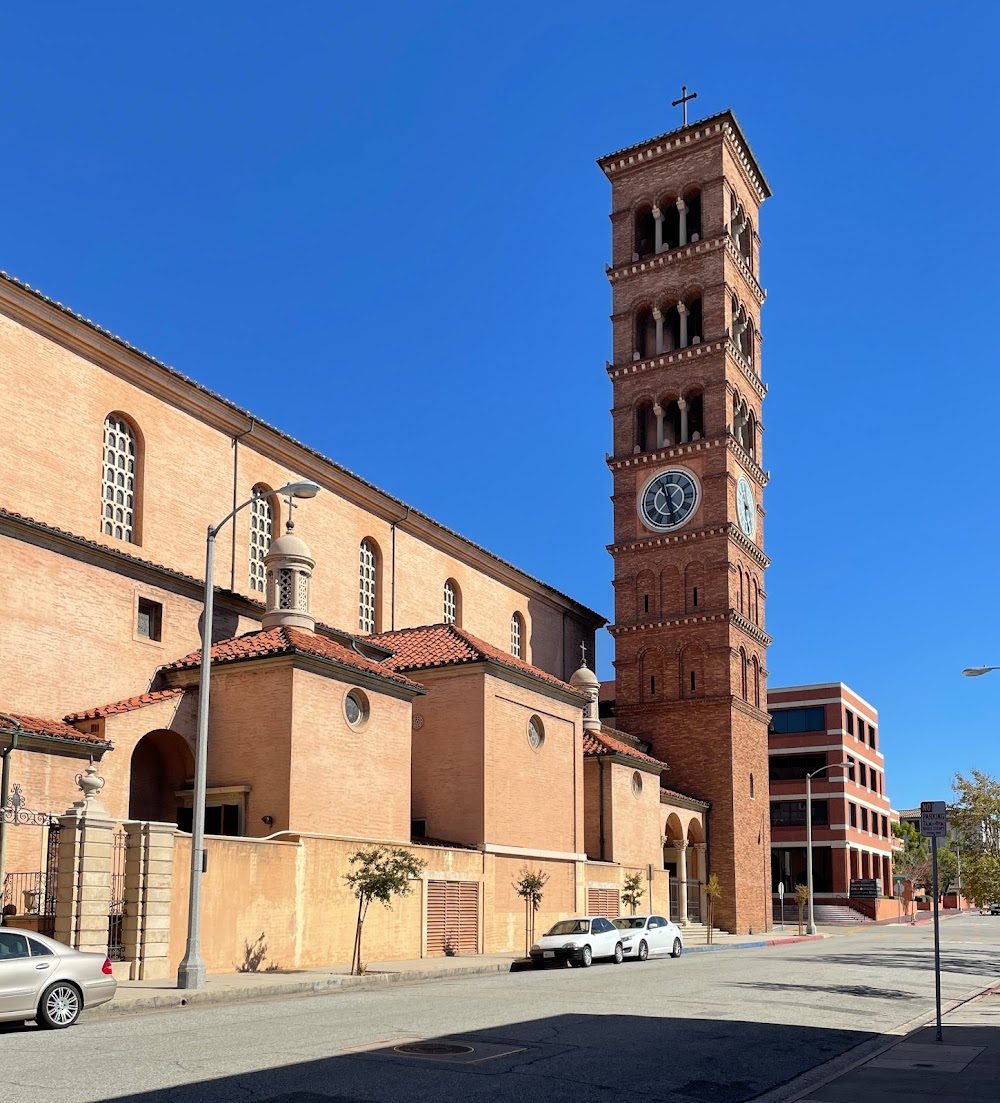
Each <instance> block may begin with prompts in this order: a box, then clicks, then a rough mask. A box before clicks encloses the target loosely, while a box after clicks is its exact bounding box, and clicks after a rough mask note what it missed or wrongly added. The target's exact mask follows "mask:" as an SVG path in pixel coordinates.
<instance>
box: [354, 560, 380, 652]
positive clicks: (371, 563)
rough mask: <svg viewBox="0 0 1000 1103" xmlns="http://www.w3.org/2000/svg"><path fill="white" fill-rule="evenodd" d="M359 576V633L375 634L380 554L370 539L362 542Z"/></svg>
mask: <svg viewBox="0 0 1000 1103" xmlns="http://www.w3.org/2000/svg"><path fill="white" fill-rule="evenodd" d="M360 550H361V559H360V572H359V575H358V631H360V632H374V631H375V627H376V621H377V615H378V614H377V610H378V553H377V552H376V550H375V544H374V543H373V542H372V541H371V540H368V539H365V540H362V541H361V549H360Z"/></svg>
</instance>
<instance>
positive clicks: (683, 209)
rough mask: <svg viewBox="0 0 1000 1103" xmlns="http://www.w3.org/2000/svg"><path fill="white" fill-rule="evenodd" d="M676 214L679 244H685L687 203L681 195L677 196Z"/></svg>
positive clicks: (686, 237)
mask: <svg viewBox="0 0 1000 1103" xmlns="http://www.w3.org/2000/svg"><path fill="white" fill-rule="evenodd" d="M677 214H678V217H679V221H680V227H681V240H680V242H679V244H681V245H687V243H688V205H687V203H685V202H684V199H683V197H682V196H678V197H677Z"/></svg>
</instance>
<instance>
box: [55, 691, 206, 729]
mask: <svg viewBox="0 0 1000 1103" xmlns="http://www.w3.org/2000/svg"><path fill="white" fill-rule="evenodd" d="M183 692H184V690H182V689H155V690H153V691H152V692H151V693H140V694H139V695H138V696H137V697H129V698H127V699H126V700H124V701H115V702H114V703H113V704H110V705H98V706H97V708H93V709H85V710H84V711H83V712H71V713H70V714H69V716H64V717H63V719H64V720H65V721H66V723H67V724H72V723H73V721H74V720H97V719H99V718H101V717H103V716H116V715H117V714H118V713H120V712H134V711H135V710H136V709H141V708H145V707H146V705H155V704H156V703H157V702H158V701H168V700H169V699H170V698H171V697H179V696H180V695H181V694H182V693H183Z"/></svg>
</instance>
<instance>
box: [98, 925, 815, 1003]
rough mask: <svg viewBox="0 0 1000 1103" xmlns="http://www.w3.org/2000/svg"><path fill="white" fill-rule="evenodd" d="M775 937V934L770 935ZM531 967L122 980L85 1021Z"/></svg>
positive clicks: (337, 969)
mask: <svg viewBox="0 0 1000 1103" xmlns="http://www.w3.org/2000/svg"><path fill="white" fill-rule="evenodd" d="M771 935H776V932H771ZM825 937H827V936H826V935H813V936H811V937H810V936H808V935H806V936H804V937H801V938H800V937H798V936H785V937H781V936H776V937H771V936H768V937H766V938H760V937H757V936H753V935H751V936H746V937H738V936H734V935H727V936H726V937H725V941H723V942H719V943H715V944H713V945H711V946H705V945H694V946H686V947H685V949H684V953H685V955H686V954H701V953H715V952H721V951H733V950H749V949H759V948H763V947H767V946H784V945H790V944H792V943H796V942H814V941H817V940H818V939H822V938H825ZM530 968H532V966H531V963H530V962H529V961H527V960H526V959H524V958H515V957H512V956H511V955H510V954H480V955H476V956H475V957H430V958H417V959H413V960H409V961H379V962H369V963H368V965H367V971H366V972H365V974H364V975H363V976H360V977H354V976H351V975H350V967H349V966H348V965H346V964H341V965H331V966H328V967H326V968H323V969H301V970H295V969H282V970H276V971H275V972H273V973H268V972H260V973H215V974H212V975H211V976H209V978H208V981H207V982H206V984H205V986H204V988H195V989H186V990H181V989H178V988H177V985H176V983H175V982H174V980H173V979H172V978H171V979H170V980H154V981H142V980H130V981H120V982H119V984H118V991H117V993H116V994H115V998H114V999H113V1000H112V1001H111V1002H110V1003H106V1004H103V1005H102V1006H100V1007H96V1008H94V1009H93V1010H92V1011H88V1012H86V1014H87V1017H88V1018H91V1017H96V1016H106V1015H129V1014H134V1013H136V1012H140V1011H168V1010H175V1009H177V1008H181V1007H204V1006H210V1005H212V1004H231V1003H241V1002H243V1001H245V1000H267V999H285V998H288V997H290V996H310V995H329V994H331V993H333V992H347V991H363V990H365V989H370V988H381V987H384V986H385V985H387V984H403V983H414V982H417V981H425V980H443V979H448V978H451V977H473V976H485V975H488V974H490V973H510V972H516V971H519V970H522V969H530Z"/></svg>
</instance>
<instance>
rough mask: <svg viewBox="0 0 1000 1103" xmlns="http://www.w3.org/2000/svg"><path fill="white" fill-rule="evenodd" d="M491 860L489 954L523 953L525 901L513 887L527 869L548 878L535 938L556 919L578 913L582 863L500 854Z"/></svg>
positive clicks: (537, 915) (487, 927)
mask: <svg viewBox="0 0 1000 1103" xmlns="http://www.w3.org/2000/svg"><path fill="white" fill-rule="evenodd" d="M489 861H490V858H489V856H487V862H489ZM492 861H493V883H492V894H491V897H492V907H490V908H488V909H487V910H486V916H485V918H486V946H487V952H490V953H503V952H510V953H518V954H523V953H524V932H525V911H524V900H523V899H522V898H521V897H520V896H518V895H517V893H516V892H515V890H514V884H515V883H516V882H517V881H519V880H520V879H521V876H522V875H523V873H524V871H525V870H530V871H532V872H534V873H538V872H540V873H542V874H544V875H547V876H548V881H547V882H546V884H545V887H544V889H543V890H542V906H541V908H540V909H539V910H538V912H537V913H536V915H535V936H536V938H537V937H539V936H540V935H543V934H544V933H545V932H546V931H547V930H548V929H549V927H551V926H552V924H553V923H555V922H556V921H557V920H559V919H565V918H566V917H567V916H570V915H573V914H575V913H576V912H577V891H576V881H577V874H576V871H577V867H578V866H579V865H581V863H576V862H570V861H553V860H551V859H539V858H528V857H525V858H513V857H506V856H503V857H501V856H500V855H497V856H496V857H495V858H493V859H492Z"/></svg>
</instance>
